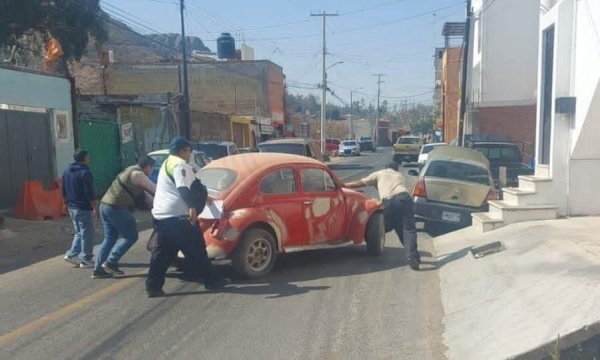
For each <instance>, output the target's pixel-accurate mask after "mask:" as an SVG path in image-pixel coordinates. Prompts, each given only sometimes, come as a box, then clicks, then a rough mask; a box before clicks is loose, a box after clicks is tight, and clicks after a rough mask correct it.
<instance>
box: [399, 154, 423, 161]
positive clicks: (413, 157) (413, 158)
mask: <svg viewBox="0 0 600 360" xmlns="http://www.w3.org/2000/svg"><path fill="white" fill-rule="evenodd" d="M418 159H419V155H416V154H394V161H395V162H400V161H411V162H415V161H417V160H418Z"/></svg>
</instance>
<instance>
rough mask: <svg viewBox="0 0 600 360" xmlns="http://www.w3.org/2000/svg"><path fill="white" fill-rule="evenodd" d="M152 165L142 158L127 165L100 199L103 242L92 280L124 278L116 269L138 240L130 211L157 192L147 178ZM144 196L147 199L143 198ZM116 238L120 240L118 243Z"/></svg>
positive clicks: (149, 160)
mask: <svg viewBox="0 0 600 360" xmlns="http://www.w3.org/2000/svg"><path fill="white" fill-rule="evenodd" d="M155 163H156V161H154V159H152V158H150V157H148V156H146V155H144V156H142V157H141V158H140V159H139V161H138V163H137V165H134V166H130V167H128V168H127V169H125V170H124V171H123V172H121V173H120V174H119V175H117V178H116V179H115V180H114V181H113V183H112V185H111V186H110V188H109V189H108V191H107V192H106V194H104V196H103V197H102V200H101V201H100V215H101V216H102V226H103V227H104V240H103V241H102V244H101V245H100V250H98V256H97V257H96V263H95V265H94V273H93V274H92V279H102V278H108V277H112V276H113V275H123V271H121V269H119V265H118V264H119V260H120V259H121V257H122V256H123V255H125V253H126V252H127V251H128V250H129V249H130V248H131V246H133V244H135V242H136V241H137V240H138V230H137V225H136V222H135V217H134V216H133V211H134V209H135V207H136V206H137V205H138V203H139V202H144V201H148V200H150V201H151V200H152V197H153V196H154V193H155V192H156V186H155V185H154V183H152V181H151V180H150V178H148V175H150V173H152V169H153V168H154V164H155ZM146 196H148V197H150V199H146ZM119 237H121V238H122V239H121V240H119ZM117 240H119V241H118V242H117Z"/></svg>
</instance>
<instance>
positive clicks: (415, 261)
mask: <svg viewBox="0 0 600 360" xmlns="http://www.w3.org/2000/svg"><path fill="white" fill-rule="evenodd" d="M420 263H421V262H420V261H419V259H416V258H412V259H408V266H410V268H411V269H413V270H415V271H417V270H419V265H420Z"/></svg>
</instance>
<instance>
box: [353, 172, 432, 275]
mask: <svg viewBox="0 0 600 360" xmlns="http://www.w3.org/2000/svg"><path fill="white" fill-rule="evenodd" d="M344 186H345V187H347V188H359V187H364V186H375V187H377V191H378V192H379V198H380V199H381V203H382V205H383V215H384V219H385V229H386V232H387V231H391V230H392V229H394V230H395V231H396V234H397V235H398V238H399V239H400V242H401V243H402V245H404V248H405V250H406V256H407V258H408V265H409V266H410V268H411V269H413V270H419V265H420V263H421V257H420V256H419V251H418V250H417V227H416V224H415V215H414V212H413V199H412V197H411V196H410V194H409V193H408V189H407V188H406V181H405V180H404V176H402V174H400V172H399V171H398V164H397V163H395V162H391V163H389V164H388V165H387V166H386V168H385V169H383V170H379V171H376V172H374V173H372V174H370V175H369V176H367V177H365V178H363V179H361V180H358V181H351V182H349V183H346V184H344Z"/></svg>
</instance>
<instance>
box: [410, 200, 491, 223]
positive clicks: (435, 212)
mask: <svg viewBox="0 0 600 360" xmlns="http://www.w3.org/2000/svg"><path fill="white" fill-rule="evenodd" d="M414 201H415V206H414V212H415V217H416V218H417V219H419V220H423V221H427V222H436V223H444V224H452V225H457V226H461V227H466V226H470V225H471V222H472V219H471V214H472V213H474V212H485V211H487V206H482V207H480V208H470V207H466V206H457V205H451V204H444V203H438V202H433V201H429V200H427V199H425V198H422V197H415V200H414Z"/></svg>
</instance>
